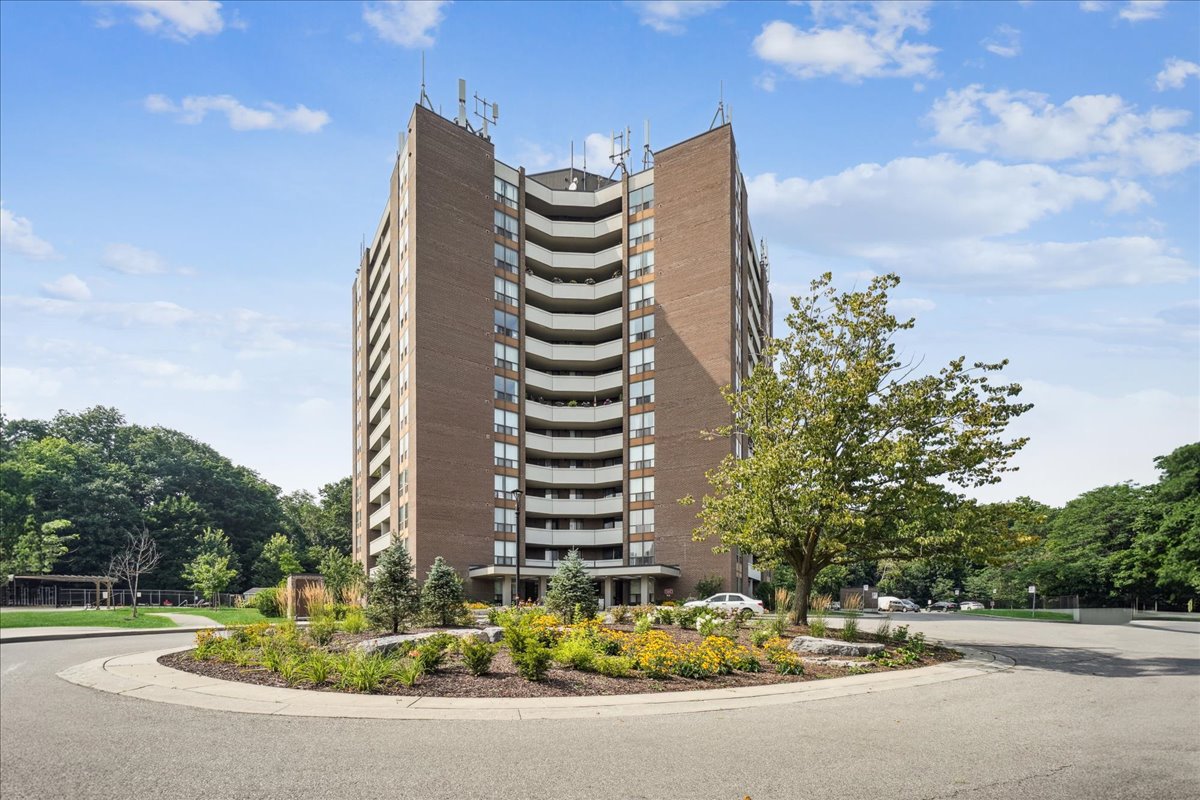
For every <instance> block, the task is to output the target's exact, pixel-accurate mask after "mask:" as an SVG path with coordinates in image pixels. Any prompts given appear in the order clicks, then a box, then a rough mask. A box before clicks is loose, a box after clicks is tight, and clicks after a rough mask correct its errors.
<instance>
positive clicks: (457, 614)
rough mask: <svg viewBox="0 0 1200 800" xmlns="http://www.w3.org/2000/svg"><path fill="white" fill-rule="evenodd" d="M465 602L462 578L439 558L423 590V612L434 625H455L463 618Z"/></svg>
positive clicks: (435, 561) (436, 559) (434, 563)
mask: <svg viewBox="0 0 1200 800" xmlns="http://www.w3.org/2000/svg"><path fill="white" fill-rule="evenodd" d="M464 602H465V600H464V598H463V582H462V578H460V577H458V573H457V572H455V571H454V567H452V566H450V565H449V564H447V563H446V560H445V559H444V558H442V557H441V556H438V557H437V558H435V559H434V560H433V566H432V567H430V569H429V574H428V575H427V576H426V578H425V586H424V587H423V588H422V589H421V610H422V611H423V612H424V613H425V615H426V616H427V617H428V618H429V620H430V622H432V623H433V624H434V625H453V624H455V623H456V622H458V620H459V619H460V618H461V617H462V614H463V603H464Z"/></svg>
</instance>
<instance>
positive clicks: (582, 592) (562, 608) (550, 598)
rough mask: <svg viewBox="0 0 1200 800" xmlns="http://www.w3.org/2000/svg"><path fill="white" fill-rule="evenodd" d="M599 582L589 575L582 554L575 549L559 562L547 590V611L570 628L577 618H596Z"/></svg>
mask: <svg viewBox="0 0 1200 800" xmlns="http://www.w3.org/2000/svg"><path fill="white" fill-rule="evenodd" d="M596 606H597V601H596V582H595V581H594V580H592V577H591V576H590V575H588V573H587V568H586V567H584V565H583V559H582V558H580V557H579V551H578V550H576V549H572V550H571V551H570V552H568V553H567V557H566V558H564V559H562V560H560V561H559V562H558V566H557V567H556V568H555V570H554V575H553V576H551V578H550V587H549V589H548V590H547V591H546V608H547V609H549V610H550V611H552V612H553V613H555V614H558V616H559V617H561V618H562V621H563V622H565V623H567V624H568V625H570V624H571V623H572V622H574V621H575V620H576V618H577V617H579V616H582V617H583V618H585V619H586V618H590V617H593V616H595V615H596Z"/></svg>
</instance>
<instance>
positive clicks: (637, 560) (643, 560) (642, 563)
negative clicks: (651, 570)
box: [629, 556, 654, 567]
mask: <svg viewBox="0 0 1200 800" xmlns="http://www.w3.org/2000/svg"><path fill="white" fill-rule="evenodd" d="M653 564H654V556H630V557H629V566H631V567H649V566H653Z"/></svg>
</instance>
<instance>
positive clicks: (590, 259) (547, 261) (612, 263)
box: [525, 212, 621, 272]
mask: <svg viewBox="0 0 1200 800" xmlns="http://www.w3.org/2000/svg"><path fill="white" fill-rule="evenodd" d="M527 213H529V214H532V213H533V212H527ZM610 219H614V220H617V228H616V232H618V233H619V232H620V230H621V228H620V219H621V216H620V214H618V215H616V216H615V217H610ZM554 224H555V225H589V226H590V225H592V224H593V223H590V222H588V223H583V222H556V223H554ZM525 257H526V258H528V259H529V260H530V261H536V262H537V263H539V264H544V265H545V266H547V267H550V268H551V269H555V270H564V271H566V272H570V271H572V270H575V271H582V272H591V271H592V270H597V269H603V268H605V267H612V268H613V269H620V267H621V245H619V244H616V245H613V246H612V247H606V248H605V249H603V250H601V251H599V252H598V253H571V252H562V251H560V250H557V249H555V250H551V249H550V248H547V247H542V246H541V245H540V244H538V243H537V242H530V241H527V242H525Z"/></svg>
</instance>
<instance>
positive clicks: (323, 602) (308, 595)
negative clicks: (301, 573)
mask: <svg viewBox="0 0 1200 800" xmlns="http://www.w3.org/2000/svg"><path fill="white" fill-rule="evenodd" d="M300 597H301V598H302V600H303V603H304V608H305V610H306V611H307V612H308V619H309V621H310V622H312V621H315V620H319V619H325V618H326V617H331V618H332V617H333V597H332V596H331V595H330V594H329V590H328V589H326V588H325V587H324V586H323V585H322V584H319V583H306V584H304V586H303V587H301V589H300Z"/></svg>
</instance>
